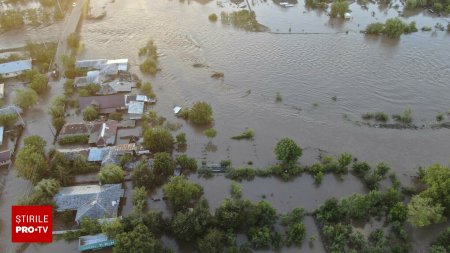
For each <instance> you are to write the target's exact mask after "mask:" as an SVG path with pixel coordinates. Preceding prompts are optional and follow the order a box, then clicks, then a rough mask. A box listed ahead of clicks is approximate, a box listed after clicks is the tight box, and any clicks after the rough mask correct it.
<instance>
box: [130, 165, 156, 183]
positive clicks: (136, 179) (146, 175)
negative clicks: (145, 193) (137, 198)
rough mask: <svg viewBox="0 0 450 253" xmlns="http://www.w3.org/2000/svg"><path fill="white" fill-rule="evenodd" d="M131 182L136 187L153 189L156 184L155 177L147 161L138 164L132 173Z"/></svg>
mask: <svg viewBox="0 0 450 253" xmlns="http://www.w3.org/2000/svg"><path fill="white" fill-rule="evenodd" d="M131 180H132V181H133V186H134V187H145V189H147V190H150V189H153V188H154V186H155V183H156V180H155V175H153V172H152V171H151V170H150V168H149V167H148V165H147V163H146V162H145V161H143V162H141V163H139V164H138V166H137V167H136V168H134V169H133V171H132V172H131Z"/></svg>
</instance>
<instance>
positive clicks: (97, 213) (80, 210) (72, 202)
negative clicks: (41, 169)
mask: <svg viewBox="0 0 450 253" xmlns="http://www.w3.org/2000/svg"><path fill="white" fill-rule="evenodd" d="M123 196H124V190H123V189H122V184H105V185H101V186H100V185H81V186H72V187H62V188H61V189H60V190H59V192H58V194H56V195H55V197H54V198H53V200H54V201H55V203H56V205H57V209H56V211H57V212H64V211H67V210H75V211H76V215H75V221H76V222H77V223H79V222H80V220H81V219H82V218H84V217H86V218H91V219H100V218H111V217H117V212H118V209H119V204H120V199H121V198H122V197H123Z"/></svg>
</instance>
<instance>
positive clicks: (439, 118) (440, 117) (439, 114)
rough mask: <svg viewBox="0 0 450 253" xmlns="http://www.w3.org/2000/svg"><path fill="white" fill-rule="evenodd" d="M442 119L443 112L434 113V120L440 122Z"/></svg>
mask: <svg viewBox="0 0 450 253" xmlns="http://www.w3.org/2000/svg"><path fill="white" fill-rule="evenodd" d="M443 120H444V114H443V113H438V114H437V115H436V121H438V122H441V121H443Z"/></svg>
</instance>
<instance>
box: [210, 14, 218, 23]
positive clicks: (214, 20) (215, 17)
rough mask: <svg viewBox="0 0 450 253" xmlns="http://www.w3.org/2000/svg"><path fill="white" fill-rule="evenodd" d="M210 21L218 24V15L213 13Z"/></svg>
mask: <svg viewBox="0 0 450 253" xmlns="http://www.w3.org/2000/svg"><path fill="white" fill-rule="evenodd" d="M208 19H209V21H211V22H216V21H217V15H216V14H215V13H212V14H210V15H209V16H208Z"/></svg>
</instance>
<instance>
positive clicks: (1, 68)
mask: <svg viewBox="0 0 450 253" xmlns="http://www.w3.org/2000/svg"><path fill="white" fill-rule="evenodd" d="M31 68H32V64H31V59H29V60H21V61H12V62H7V63H2V64H0V74H2V75H3V74H9V73H15V72H20V71H25V70H30V69H31Z"/></svg>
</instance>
